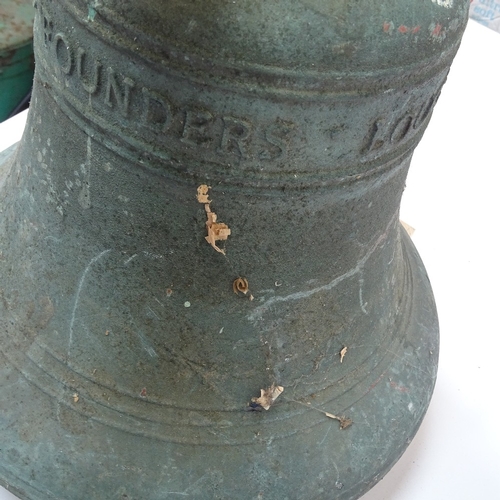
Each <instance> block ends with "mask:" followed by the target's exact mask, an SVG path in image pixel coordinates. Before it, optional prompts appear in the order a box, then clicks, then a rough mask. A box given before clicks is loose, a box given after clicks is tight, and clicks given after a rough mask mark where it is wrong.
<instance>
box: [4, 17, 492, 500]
mask: <svg viewBox="0 0 500 500" xmlns="http://www.w3.org/2000/svg"><path fill="white" fill-rule="evenodd" d="M24 120H25V116H24V115H22V116H20V117H15V118H14V119H12V120H10V121H9V122H7V123H4V124H2V125H0V151H2V150H3V149H5V148H6V147H7V146H8V145H10V144H11V143H14V142H16V141H17V140H19V137H20V134H21V131H22V128H23V124H24ZM499 190H500V34H499V33H496V32H494V31H492V30H489V29H487V28H485V27H483V26H481V25H479V24H477V23H476V22H474V21H470V22H469V25H468V27H467V30H466V32H465V35H464V38H463V42H462V46H461V48H460V50H459V53H458V55H457V57H456V59H455V62H454V64H453V66H452V69H451V72H450V75H449V77H448V82H447V83H446V85H445V86H444V88H443V91H442V94H441V97H440V100H439V101H438V104H437V105H436V108H435V110H434V114H433V117H432V120H431V123H430V125H429V128H428V129H427V132H426V134H425V136H424V138H423V140H422V142H421V144H420V145H419V146H418V147H417V150H416V151H415V155H414V158H413V162H412V167H411V169H410V175H409V177H408V182H407V189H406V191H405V195H404V199H403V204H402V207H401V218H402V219H403V220H404V221H405V222H407V223H409V224H410V225H411V226H413V227H414V228H415V229H416V231H415V233H414V235H413V240H414V242H415V244H416V246H417V248H418V250H419V252H420V255H421V257H422V259H423V261H424V263H425V265H426V268H427V271H428V273H429V276H430V280H431V283H432V285H433V289H434V294H435V297H436V302H437V307H438V312H439V317H440V326H441V357H440V365H439V375H438V381H437V385H436V390H435V393H434V397H433V399H432V402H431V405H430V407H429V411H428V413H427V416H426V418H425V420H424V422H423V424H422V427H421V428H420V431H419V432H418V434H417V437H416V438H415V439H414V441H413V443H412V444H411V445H410V446H409V448H408V450H407V451H406V453H405V454H404V455H403V457H402V459H401V460H400V461H399V462H398V463H397V464H396V466H395V467H394V468H393V469H392V470H391V471H390V472H389V474H388V475H387V476H386V477H385V478H384V479H383V480H382V481H381V482H380V483H379V484H378V485H376V486H375V488H373V489H372V490H371V491H370V492H369V493H368V494H367V495H366V496H364V497H363V500H450V499H453V500H475V499H482V500H494V499H497V498H500V484H499V477H500V404H499V398H500V389H499V388H500V315H499V310H500V291H499V290H500V261H499V259H500V242H499V230H498V225H499V221H498V218H499V214H500V196H499V194H498V193H499ZM144 498H145V499H146V498H147V492H146V493H145V496H144ZM13 499H15V497H14V496H12V495H11V494H10V493H8V492H7V491H5V490H3V489H2V488H0V500H13ZM68 500H70V499H68ZM103 500H106V499H103ZM235 500H240V499H235ZM241 500H246V499H241Z"/></svg>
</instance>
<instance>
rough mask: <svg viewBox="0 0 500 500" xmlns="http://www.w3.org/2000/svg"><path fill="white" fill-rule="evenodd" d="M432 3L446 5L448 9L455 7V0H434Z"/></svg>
mask: <svg viewBox="0 0 500 500" xmlns="http://www.w3.org/2000/svg"><path fill="white" fill-rule="evenodd" d="M432 3H435V4H436V5H439V6H440V7H446V8H447V9H451V8H452V7H453V0H432Z"/></svg>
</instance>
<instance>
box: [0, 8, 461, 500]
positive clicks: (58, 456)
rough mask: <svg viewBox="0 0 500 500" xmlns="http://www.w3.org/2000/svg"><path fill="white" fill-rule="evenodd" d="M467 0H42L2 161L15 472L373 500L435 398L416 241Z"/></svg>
mask: <svg viewBox="0 0 500 500" xmlns="http://www.w3.org/2000/svg"><path fill="white" fill-rule="evenodd" d="M468 3H469V2H468V0H424V1H422V2H418V4H417V3H416V2H413V1H411V0H406V1H401V0H397V1H396V0H393V1H383V2H379V1H368V0H365V1H363V2H354V1H349V0H339V1H336V2H334V1H326V0H301V1H300V2H296V1H292V0H277V1H273V2H269V1H264V0H238V1H222V0H193V1H189V2H188V1H181V0H171V1H169V2H165V1H161V0H148V1H147V2H135V1H131V0H126V1H124V0H100V1H98V0H73V1H69V0H57V1H56V0H36V2H35V6H36V19H35V56H36V74H35V86H34V93H33V99H32V106H31V110H30V113H29V117H28V123H27V126H26V130H25V133H24V136H23V139H22V141H21V143H20V145H19V147H18V148H17V149H16V150H12V151H10V152H8V154H7V156H8V158H7V159H6V160H4V161H3V163H2V166H1V175H2V178H1V179H0V186H1V198H0V210H1V212H0V213H1V218H0V224H1V226H0V234H1V235H2V237H1V239H0V275H1V282H0V342H1V346H2V349H1V350H2V355H1V360H2V361H1V364H0V391H1V392H0V394H1V401H2V413H0V443H1V448H2V453H1V455H0V457H1V458H0V482H1V484H3V485H4V486H7V487H8V488H9V489H11V490H12V491H13V492H14V493H15V494H16V495H18V496H20V497H21V498H23V499H25V498H29V499H37V500H43V499H53V498H63V499H85V500H89V499H99V500H102V499H148V500H153V499H162V500H163V499H166V498H168V499H170V498H172V499H174V498H182V497H186V498H190V499H205V498H207V499H208V498H210V499H212V498H219V499H228V500H229V499H231V500H234V499H279V500H284V499H290V500H293V499H313V498H316V499H332V498H335V499H354V498H359V497H360V496H361V495H362V494H363V493H365V492H366V491H367V490H368V489H369V488H370V487H371V486H373V484H375V483H376V482H377V481H378V480H379V479H380V478H381V477H383V475H384V474H385V473H386V472H387V471H388V470H389V469H390V467H391V466H392V465H393V464H394V463H395V462H396V461H397V460H398V458H399V457H400V455H401V454H402V453H403V451H404V449H405V448H406V447H407V445H408V444H409V442H410V441H411V439H412V438H413V436H414V434H415V433H416V431H417V429H418V426H419V424H420V422H421V420H422V418H423V416H424V413H425V411H426V408H427V406H428V403H429V400H430V397H431V393H432V389H433V386H434V381H435V377H436V370H437V360H438V325H437V316H436V311H435V306H434V302H433V297H432V292H431V289H430V285H429V282H428V279H427V276H426V273H425V270H424V267H423V265H422V263H421V261H420V259H419V257H418V255H417V253H416V251H415V249H414V247H413V245H412V243H411V241H410V240H409V237H408V236H407V234H406V233H405V231H404V230H402V229H401V225H400V223H399V217H398V214H399V204H400V199H401V194H402V192H403V188H404V183H405V178H406V174H407V170H408V167H409V164H410V159H411V155H412V152H413V149H414V148H415V146H416V144H417V143H418V141H419V140H420V138H421V136H422V134H423V132H424V129H425V127H426V125H427V123H428V121H429V119H430V116H431V112H432V109H433V107H434V105H435V103H436V100H437V98H438V96H439V93H440V91H441V87H442V86H443V84H444V82H445V79H446V75H447V72H448V69H449V66H450V64H451V62H452V59H453V56H454V55H455V53H456V50H457V49H458V46H459V43H460V39H461V35H462V32H463V30H464V27H465V24H466V19H467V9H468Z"/></svg>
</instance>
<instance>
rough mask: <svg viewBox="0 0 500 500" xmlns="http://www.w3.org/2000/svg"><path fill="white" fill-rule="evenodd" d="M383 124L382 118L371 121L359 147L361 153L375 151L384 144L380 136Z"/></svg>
mask: <svg viewBox="0 0 500 500" xmlns="http://www.w3.org/2000/svg"><path fill="white" fill-rule="evenodd" d="M383 125H384V120H383V119H382V118H379V119H377V120H375V121H374V122H373V123H372V125H371V127H370V130H369V131H368V134H367V136H366V138H365V141H364V144H363V146H362V148H361V153H362V154H367V153H369V152H370V151H376V150H378V149H380V148H381V147H382V146H383V145H384V142H385V141H384V139H383V138H382V134H383Z"/></svg>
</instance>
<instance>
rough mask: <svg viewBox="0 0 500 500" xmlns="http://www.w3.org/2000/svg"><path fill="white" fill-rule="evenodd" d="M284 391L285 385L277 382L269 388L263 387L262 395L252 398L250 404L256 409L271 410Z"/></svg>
mask: <svg viewBox="0 0 500 500" xmlns="http://www.w3.org/2000/svg"><path fill="white" fill-rule="evenodd" d="M283 391H284V388H283V386H281V385H275V384H273V385H272V386H271V387H268V388H267V389H261V390H260V396H259V397H258V398H252V402H251V403H250V406H251V407H252V408H254V409H260V408H262V409H264V410H269V408H271V406H272V405H273V404H274V402H275V401H276V400H277V399H278V398H279V396H280V395H281V393H282V392H283Z"/></svg>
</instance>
